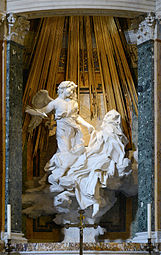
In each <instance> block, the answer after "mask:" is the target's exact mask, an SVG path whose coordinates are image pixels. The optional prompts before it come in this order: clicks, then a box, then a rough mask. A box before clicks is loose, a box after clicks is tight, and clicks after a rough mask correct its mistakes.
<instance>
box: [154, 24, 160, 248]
mask: <svg viewBox="0 0 161 255" xmlns="http://www.w3.org/2000/svg"><path fill="white" fill-rule="evenodd" d="M154 81H155V82H154V112H155V118H154V120H155V147H154V151H155V158H154V160H155V191H154V195H155V200H154V201H155V215H154V216H155V234H156V242H158V243H159V242H161V217H160V216H161V205H160V201H161V185H160V183H161V112H160V111H161V22H160V20H157V21H156V39H155V42H154Z"/></svg>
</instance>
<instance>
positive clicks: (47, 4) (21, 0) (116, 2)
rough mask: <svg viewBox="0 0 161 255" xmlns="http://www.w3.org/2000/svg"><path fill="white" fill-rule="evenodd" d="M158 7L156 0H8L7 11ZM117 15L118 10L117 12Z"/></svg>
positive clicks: (142, 9)
mask: <svg viewBox="0 0 161 255" xmlns="http://www.w3.org/2000/svg"><path fill="white" fill-rule="evenodd" d="M155 7H156V0H151V1H150V0H142V1H137V0H132V1H130V0H111V1H107V0H94V1H92V0H86V1H85V0H83V1H81V0H78V1H72V0H68V1H67V0H60V1H59V0H56V1H52V0H46V1H44V0H37V1H36V2H35V1H32V0H8V1H7V12H8V13H10V12H13V13H29V12H38V11H39V12H40V11H52V10H55V11H56V10H61V11H63V10H73V9H76V10H79V9H80V10H81V11H83V10H94V11H95V10H97V11H98V12H99V10H106V11H107V10H109V11H110V10H116V11H117V10H118V11H119V12H120V13H122V15H123V13H124V12H125V13H126V11H128V12H135V13H146V12H154V11H155ZM115 15H117V14H116V12H115Z"/></svg>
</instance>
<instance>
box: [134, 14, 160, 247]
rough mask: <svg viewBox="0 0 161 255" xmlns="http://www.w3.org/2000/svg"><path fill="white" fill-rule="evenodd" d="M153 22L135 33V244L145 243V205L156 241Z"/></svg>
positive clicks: (149, 18)
mask: <svg viewBox="0 0 161 255" xmlns="http://www.w3.org/2000/svg"><path fill="white" fill-rule="evenodd" d="M155 36H156V20H155V17H154V16H151V15H148V16H147V17H146V18H145V20H144V21H142V22H141V23H140V25H139V30H138V212H137V233H136V237H135V238H134V239H133V241H134V242H147V238H148V235H147V204H148V203H151V205H152V218H151V223H152V238H153V239H155V220H156V219H155V210H156V207H155V188H156V183H155V150H154V148H155V108H154V39H155Z"/></svg>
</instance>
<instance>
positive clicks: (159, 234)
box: [131, 230, 161, 243]
mask: <svg viewBox="0 0 161 255" xmlns="http://www.w3.org/2000/svg"><path fill="white" fill-rule="evenodd" d="M151 239H152V243H161V230H160V231H153V232H152V238H151ZM131 242H132V243H147V242H148V232H138V233H136V235H135V237H134V238H133V239H131Z"/></svg>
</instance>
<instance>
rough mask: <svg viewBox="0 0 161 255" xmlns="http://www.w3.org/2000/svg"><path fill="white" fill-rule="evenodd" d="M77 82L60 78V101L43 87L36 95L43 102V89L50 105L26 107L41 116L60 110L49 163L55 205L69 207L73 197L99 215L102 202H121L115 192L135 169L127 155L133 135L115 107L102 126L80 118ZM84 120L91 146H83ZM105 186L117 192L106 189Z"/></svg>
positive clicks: (60, 207) (79, 203)
mask: <svg viewBox="0 0 161 255" xmlns="http://www.w3.org/2000/svg"><path fill="white" fill-rule="evenodd" d="M76 87H77V85H76V84H75V83H74V82H72V81H63V82H61V83H60V85H59V87H58V97H57V98H56V99H55V100H53V99H52V98H50V97H49V96H48V92H47V91H45V90H41V91H40V92H38V93H37V94H36V95H35V97H34V100H35V101H36V100H37V99H38V102H39V101H41V98H40V94H45V98H46V101H44V99H43V100H42V101H43V104H46V105H44V107H41V108H40V107H37V109H33V108H31V107H27V109H26V112H27V113H29V114H31V115H35V116H39V118H41V119H42V118H44V117H46V116H47V114H48V113H50V112H51V111H54V114H55V120H56V123H57V130H56V138H57V145H58V148H57V152H56V153H55V154H54V155H53V157H52V158H51V159H50V160H49V162H47V164H46V165H45V171H47V172H48V173H49V177H48V182H49V183H50V184H51V185H50V192H53V193H54V194H55V195H54V206H55V207H56V208H58V211H60V212H62V211H63V208H64V211H65V210H66V208H67V207H68V208H70V206H71V203H72V199H73V197H74V198H76V200H77V202H78V205H79V207H80V208H81V209H86V208H88V207H91V206H92V207H93V217H95V216H96V215H97V214H98V213H99V211H100V208H101V207H102V208H106V209H107V208H108V209H110V208H111V207H112V205H113V204H114V203H115V201H116V199H115V197H114V195H113V192H114V191H115V190H118V189H119V187H121V186H122V180H123V177H126V176H127V175H129V174H130V173H131V168H130V167H131V165H130V160H129V159H127V158H125V146H126V144H127V142H128V140H127V138H126V137H125V135H124V134H123V131H122V128H121V116H120V114H119V113H118V112H117V111H115V110H112V111H110V112H108V113H107V114H106V115H105V117H104V120H103V122H102V126H101V129H100V131H96V130H95V129H94V127H93V126H92V125H90V124H89V123H88V122H86V121H85V120H84V119H83V118H81V117H80V115H79V114H78V103H77V97H76ZM43 98H44V97H43ZM44 102H46V103H44ZM40 104H42V102H41V103H40ZM34 105H36V104H34ZM37 105H38V104H37ZM37 124H39V123H38V122H37ZM37 124H36V125H37ZM79 124H81V125H83V126H85V127H86V128H88V131H89V133H90V135H91V138H90V142H89V145H88V147H85V146H84V142H83V137H82V132H81V128H80V126H79ZM33 126H34V125H33ZM105 188H108V190H109V191H108V193H109V194H110V191H111V192H112V193H111V194H112V195H109V196H107V193H106V194H105V193H104V192H102V190H103V189H105ZM110 196H111V198H110Z"/></svg>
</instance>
